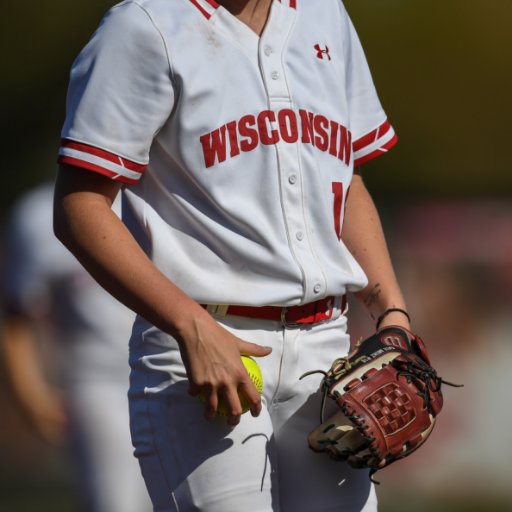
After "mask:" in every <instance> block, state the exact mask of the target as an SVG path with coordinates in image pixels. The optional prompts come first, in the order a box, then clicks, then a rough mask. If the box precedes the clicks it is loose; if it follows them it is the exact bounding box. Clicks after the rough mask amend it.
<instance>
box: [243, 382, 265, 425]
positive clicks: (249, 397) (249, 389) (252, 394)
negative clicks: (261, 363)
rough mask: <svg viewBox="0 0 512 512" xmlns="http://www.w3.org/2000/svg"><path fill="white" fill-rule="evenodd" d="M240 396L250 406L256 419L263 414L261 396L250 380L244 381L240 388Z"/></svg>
mask: <svg viewBox="0 0 512 512" xmlns="http://www.w3.org/2000/svg"><path fill="white" fill-rule="evenodd" d="M239 393H240V396H242V397H243V400H244V401H245V402H246V403H247V405H248V406H249V410H250V411H251V415H252V416H254V417H256V416H259V414H260V412H261V395H260V393H259V392H258V390H257V389H256V386H255V385H254V384H253V382H252V381H251V380H250V379H247V380H244V382H242V383H241V384H240V386H239Z"/></svg>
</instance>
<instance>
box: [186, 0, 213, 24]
mask: <svg viewBox="0 0 512 512" xmlns="http://www.w3.org/2000/svg"><path fill="white" fill-rule="evenodd" d="M190 1H191V2H192V3H193V4H194V5H195V6H196V7H197V9H198V10H199V11H200V12H201V14H202V15H203V16H204V17H205V18H206V19H207V20H209V19H210V18H211V16H212V15H211V14H210V13H209V12H208V11H207V10H206V9H205V8H204V7H202V6H201V4H200V3H199V1H198V0H190ZM205 1H206V2H207V3H208V4H210V5H211V6H212V7H213V8H214V9H218V8H219V4H218V3H217V2H215V0H205Z"/></svg>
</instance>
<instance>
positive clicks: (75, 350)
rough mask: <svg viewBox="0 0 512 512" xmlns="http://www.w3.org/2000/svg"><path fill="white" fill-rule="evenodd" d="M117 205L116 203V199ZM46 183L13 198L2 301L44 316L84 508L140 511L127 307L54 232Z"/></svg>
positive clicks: (144, 502) (145, 502) (146, 505)
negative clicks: (62, 392) (130, 405)
mask: <svg viewBox="0 0 512 512" xmlns="http://www.w3.org/2000/svg"><path fill="white" fill-rule="evenodd" d="M116 209H117V210H118V211H119V204H118V203H116ZM52 212H53V183H47V184H45V185H42V186H39V187H37V188H36V189H34V190H32V191H30V192H29V193H27V194H26V195H25V196H24V197H22V199H21V200H20V201H19V202H18V204H17V205H16V206H15V209H14V211H13V213H12V215H11V218H10V222H9V225H8V231H7V236H6V240H5V242H6V243H5V246H4V250H3V251H2V252H3V254H2V256H3V259H4V261H3V270H4V272H3V274H4V276H3V277H4V279H3V297H2V300H3V306H4V307H5V308H6V310H8V311H10V312H11V313H13V314H18V315H21V316H22V317H24V318H26V319H29V320H30V321H32V322H34V323H35V325H37V324H38V322H41V323H43V324H46V325H48V326H49V327H50V331H49V332H51V334H52V335H53V336H54V337H55V339H53V340H52V341H54V342H55V344H56V346H57V347H58V350H56V351H55V353H56V355H57V356H58V362H55V361H54V363H56V366H59V368H57V374H58V375H57V378H59V379H61V382H60V384H61V385H62V387H63V389H64V390H65V392H66V396H67V399H68V406H69V412H70V414H71V423H72V425H71V427H72V434H73V439H72V441H73V446H74V448H75V449H76V450H77V453H78V455H79V458H78V459H77V460H76V459H74V460H73V461H72V464H74V465H76V466H77V469H78V477H79V478H80V483H79V485H80V487H81V489H82V490H84V492H85V493H86V498H85V499H86V500H87V510H90V511H91V512H145V511H149V510H151V503H150V500H149V498H148V494H147V491H146V489H145V487H144V481H143V479H142V478H141V476H140V470H139V468H138V465H137V463H136V461H135V459H134V458H133V454H132V451H133V450H132V447H131V440H130V432H129V428H128V422H129V417H128V403H127V397H126V394H127V393H126V389H127V385H128V379H129V372H128V365H127V359H128V340H129V338H130V333H131V327H132V324H133V319H134V316H135V315H134V314H133V313H132V312H131V311H129V310H128V309H127V308H125V307H124V306H122V305H121V304H120V303H119V302H117V301H115V300H114V299H113V298H112V297H111V296H110V295H109V294H108V293H106V292H105V291H104V290H103V289H102V288H101V287H100V286H99V285H98V284H97V283H96V282H95V281H94V280H93V279H92V278H91V277H90V275H89V274H88V273H87V272H86V271H85V270H84V269H83V267H82V266H81V265H80V264H79V263H78V262H77V260H76V259H75V258H74V256H72V255H71V253H70V252H69V251H68V250H67V249H66V248H65V247H64V246H63V245H62V244H61V243H60V242H59V241H58V240H57V239H56V238H55V236H54V234H53V230H52V215H53V213H52Z"/></svg>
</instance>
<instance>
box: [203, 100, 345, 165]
mask: <svg viewBox="0 0 512 512" xmlns="http://www.w3.org/2000/svg"><path fill="white" fill-rule="evenodd" d="M299 137H300V141H301V142H302V143H303V144H313V146H314V147H316V148H317V149H319V150H320V151H329V154H331V155H332V156H334V157H337V158H339V159H340V160H341V161H343V162H344V163H345V164H346V165H349V163H350V158H351V155H352V134H351V133H350V131H349V130H348V129H347V128H346V127H345V126H343V125H342V124H340V123H337V122H336V121H333V120H331V119H327V117H325V116H323V115H321V114H313V113H312V112H308V111H307V110H303V109H300V110H299V114H298V116H297V113H296V112H295V111H294V110H292V109H290V108H284V109H282V110H279V111H278V112H277V113H276V112H274V111H272V110H263V111H262V112H260V113H259V114H258V115H257V116H254V115H251V114H248V115H244V116H242V117H241V118H240V119H239V120H238V121H230V122H229V123H226V124H223V125H222V126H220V127H219V128H216V129H215V130H213V131H211V132H210V133H206V134H204V135H201V137H200V140H201V144H202V147H203V154H204V162H205V165H206V167H212V166H213V165H215V161H216V160H218V162H219V163H221V162H224V161H225V160H226V158H227V157H228V151H227V150H228V147H227V146H228V141H229V157H230V158H233V157H235V156H237V155H239V154H240V152H241V151H244V152H247V151H252V150H253V149H255V148H256V147H257V146H258V145H259V144H264V145H272V144H277V143H278V142H279V141H283V142H285V143H288V144H294V143H296V142H297V141H298V140H299Z"/></svg>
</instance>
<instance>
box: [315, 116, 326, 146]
mask: <svg viewBox="0 0 512 512" xmlns="http://www.w3.org/2000/svg"><path fill="white" fill-rule="evenodd" d="M328 126H329V120H328V119H327V118H326V117H325V116H322V115H318V116H315V119H314V128H315V132H316V136H315V142H314V144H315V147H317V148H318V149H319V150H320V151H327V148H328V147H329V134H328V133H327V128H328Z"/></svg>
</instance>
